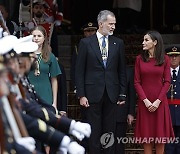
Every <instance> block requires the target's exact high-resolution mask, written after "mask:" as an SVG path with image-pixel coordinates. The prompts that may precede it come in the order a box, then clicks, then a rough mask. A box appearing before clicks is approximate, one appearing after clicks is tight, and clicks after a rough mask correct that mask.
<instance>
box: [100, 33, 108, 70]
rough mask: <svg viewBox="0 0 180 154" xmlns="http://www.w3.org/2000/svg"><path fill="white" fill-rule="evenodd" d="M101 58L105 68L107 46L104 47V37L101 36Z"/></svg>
mask: <svg viewBox="0 0 180 154" xmlns="http://www.w3.org/2000/svg"><path fill="white" fill-rule="evenodd" d="M101 54H102V59H103V63H104V67H105V68H106V62H107V48H106V37H105V36H103V37H102V51H101Z"/></svg>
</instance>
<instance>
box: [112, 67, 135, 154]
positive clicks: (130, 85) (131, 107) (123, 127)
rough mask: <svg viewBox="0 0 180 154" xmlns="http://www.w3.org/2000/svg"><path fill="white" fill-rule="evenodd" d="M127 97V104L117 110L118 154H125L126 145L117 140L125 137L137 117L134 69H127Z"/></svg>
mask: <svg viewBox="0 0 180 154" xmlns="http://www.w3.org/2000/svg"><path fill="white" fill-rule="evenodd" d="M126 74H127V97H126V104H125V105H122V106H118V107H117V108H116V152H115V153H116V154H125V145H124V144H123V143H121V142H120V143H119V140H118V139H117V138H121V137H125V136H126V131H127V125H132V122H133V120H134V116H135V107H136V91H135V88H134V68H133V67H131V66H127V67H126Z"/></svg>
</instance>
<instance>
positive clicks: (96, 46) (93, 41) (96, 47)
mask: <svg viewBox="0 0 180 154" xmlns="http://www.w3.org/2000/svg"><path fill="white" fill-rule="evenodd" d="M91 47H92V48H93V51H94V52H95V54H96V56H97V58H98V60H99V61H100V63H101V64H102V65H103V61H102V55H101V51H100V47H99V43H98V39H97V36H96V34H95V35H93V36H92V38H91Z"/></svg>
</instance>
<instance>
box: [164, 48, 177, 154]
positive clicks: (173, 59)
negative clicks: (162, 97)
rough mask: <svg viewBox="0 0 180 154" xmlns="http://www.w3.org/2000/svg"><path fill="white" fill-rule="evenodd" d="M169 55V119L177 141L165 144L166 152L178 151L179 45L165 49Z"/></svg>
mask: <svg viewBox="0 0 180 154" xmlns="http://www.w3.org/2000/svg"><path fill="white" fill-rule="evenodd" d="M166 52H167V55H168V56H169V57H170V67H171V68H170V69H171V87H170V89H169V91H168V94H167V97H168V102H169V108H170V112H171V119H172V124H173V129H174V134H175V137H178V138H179V139H178V143H173V144H167V145H166V154H179V153H180V67H179V64H180V45H177V44H175V45H171V46H169V47H168V48H167V49H166Z"/></svg>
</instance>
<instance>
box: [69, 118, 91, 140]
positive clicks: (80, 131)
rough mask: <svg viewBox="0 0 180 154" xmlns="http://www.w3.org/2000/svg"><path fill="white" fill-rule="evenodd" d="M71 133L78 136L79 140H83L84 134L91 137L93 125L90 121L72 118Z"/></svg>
mask: <svg viewBox="0 0 180 154" xmlns="http://www.w3.org/2000/svg"><path fill="white" fill-rule="evenodd" d="M69 133H70V134H72V135H74V136H75V137H77V138H78V139H79V140H82V139H83V138H84V136H86V137H90V135H91V126H90V125H89V124H88V123H82V122H79V121H78V122H76V121H75V120H72V122H71V125H70V128H69Z"/></svg>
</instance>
